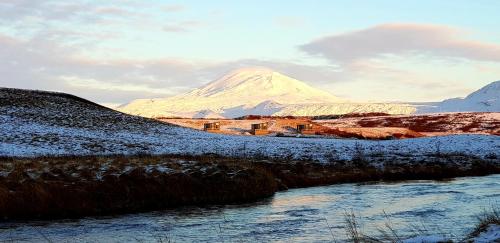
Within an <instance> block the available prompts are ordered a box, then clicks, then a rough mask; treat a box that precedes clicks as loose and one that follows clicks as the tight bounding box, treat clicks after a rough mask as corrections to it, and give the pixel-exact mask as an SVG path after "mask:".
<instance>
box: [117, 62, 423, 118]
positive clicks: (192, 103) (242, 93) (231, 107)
mask: <svg viewBox="0 0 500 243" xmlns="http://www.w3.org/2000/svg"><path fill="white" fill-rule="evenodd" d="M118 110H120V111H123V112H125V113H129V114H133V115H140V116H145V117H169V116H170V117H172V116H176V117H187V118H189V117H195V118H217V117H226V118H234V117H239V116H244V115H250V114H251V115H325V114H343V113H351V112H385V113H389V114H408V113H412V112H414V111H415V108H414V107H413V106H410V105H405V104H389V103H386V104H365V103H351V102H349V101H346V100H343V99H340V98H338V97H335V96H334V95H332V94H329V93H327V92H325V91H323V90H319V89H316V88H313V87H311V86H309V85H307V84H306V83H304V82H301V81H299V80H296V79H293V78H290V77H287V76H285V75H283V74H280V73H278V72H275V71H272V70H270V69H265V68H246V69H238V70H235V71H233V72H231V73H229V74H227V75H225V76H223V77H222V78H220V79H218V80H215V81H214V82H211V83H209V84H207V85H206V86H204V87H202V88H199V89H195V90H193V91H191V92H189V93H186V94H181V95H177V96H174V97H171V98H164V99H161V98H160V99H141V100H135V101H132V102H131V103H129V104H126V105H123V106H121V107H119V108H118Z"/></svg>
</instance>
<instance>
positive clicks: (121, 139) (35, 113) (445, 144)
mask: <svg viewBox="0 0 500 243" xmlns="http://www.w3.org/2000/svg"><path fill="white" fill-rule="evenodd" d="M360 146H361V147H363V149H364V150H365V151H366V153H367V156H369V153H370V151H377V153H383V154H385V155H386V156H388V157H391V158H392V159H393V160H395V161H396V160H397V159H394V158H396V157H397V156H403V155H404V156H411V157H412V158H419V157H421V158H426V156H428V154H430V153H433V152H435V151H436V147H439V148H440V151H441V152H442V153H451V152H460V153H466V154H474V155H476V156H486V155H489V154H498V151H500V137H498V136H487V135H458V136H445V137H434V138H418V139H406V140H388V141H363V140H354V139H321V138H279V137H257V136H231V135H222V134H211V133H205V132H202V131H197V130H193V129H189V128H183V127H177V126H173V125H168V124H166V123H163V122H160V121H157V120H152V119H147V118H143V117H137V116H130V115H127V114H123V113H120V112H116V111H113V110H111V109H108V108H105V107H103V106H99V105H97V104H94V103H92V102H90V101H87V100H84V99H81V98H78V97H75V96H72V95H68V94H62V93H53V92H42V91H28V90H18V89H7V88H0V156H21V157H27V156H43V155H100V154H136V153H148V154H190V155H200V154H205V153H214V154H219V155H223V156H252V155H253V154H256V155H257V154H258V155H259V156H262V155H265V156H268V157H270V158H284V157H287V158H288V157H289V158H292V159H308V160H313V161H320V162H327V161H328V160H329V159H330V158H331V157H332V155H335V156H337V157H338V159H346V160H348V159H351V158H352V157H353V156H355V155H356V154H357V153H359V152H356V151H359V147H360ZM391 161H392V160H391ZM415 161H418V159H417V160H415Z"/></svg>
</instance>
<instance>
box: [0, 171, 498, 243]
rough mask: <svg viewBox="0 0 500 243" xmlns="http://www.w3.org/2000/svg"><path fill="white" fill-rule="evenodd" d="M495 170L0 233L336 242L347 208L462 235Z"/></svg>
mask: <svg viewBox="0 0 500 243" xmlns="http://www.w3.org/2000/svg"><path fill="white" fill-rule="evenodd" d="M499 202H500V175H492V176H486V177H468V178H458V179H454V180H451V181H444V182H443V181H441V182H437V181H407V182H398V183H373V184H342V185H332V186H322V187H313V188H304V189H293V190H288V191H284V192H279V193H277V194H276V195H275V196H274V197H272V198H269V199H265V200H262V201H260V202H256V203H251V204H246V205H238V206H224V207H222V206H221V207H209V208H198V207H187V208H182V209H176V210H165V211H158V212H152V213H141V214H130V215H122V216H114V217H99V218H85V219H81V220H59V221H30V222H2V223H0V239H1V240H4V241H9V242H10V241H15V242H17V241H21V242H23V241H26V242H31V241H35V242H44V241H45V242H49V241H50V242H75V241H82V242H130V241H132V242H133V241H137V242H200V241H209V242H249V241H253V242H269V241H273V242H331V241H334V239H335V240H336V241H337V242H339V241H343V240H345V238H346V233H345V232H346V231H345V227H344V226H345V214H346V212H347V213H350V212H353V213H354V214H355V215H356V217H357V219H358V223H359V224H360V225H361V229H362V230H363V232H364V233H366V234H369V235H374V236H375V235H377V234H379V231H378V229H380V228H384V225H385V224H386V223H389V224H391V225H392V227H393V228H394V229H395V230H396V231H397V232H398V234H399V235H401V237H403V236H409V235H411V234H413V232H414V231H415V230H416V229H418V231H422V230H426V231H427V233H428V234H441V235H442V234H444V235H446V236H449V237H452V238H455V239H460V238H461V237H463V236H464V235H465V234H466V233H467V232H468V231H470V230H471V229H472V228H473V227H474V223H475V221H476V218H475V217H476V216H477V215H478V214H480V213H482V212H483V211H484V210H488V209H491V208H492V206H497V207H498V205H500V204H499Z"/></svg>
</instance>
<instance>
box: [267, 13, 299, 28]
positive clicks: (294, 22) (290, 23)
mask: <svg viewBox="0 0 500 243" xmlns="http://www.w3.org/2000/svg"><path fill="white" fill-rule="evenodd" d="M274 23H275V24H276V25H278V26H280V27H286V28H296V27H301V26H303V25H304V24H305V20H304V19H303V18H301V17H294V16H280V17H276V18H275V19H274Z"/></svg>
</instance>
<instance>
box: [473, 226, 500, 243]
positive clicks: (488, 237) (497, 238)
mask: <svg viewBox="0 0 500 243" xmlns="http://www.w3.org/2000/svg"><path fill="white" fill-rule="evenodd" d="M471 240H472V241H473V242H475V243H489V242H500V225H496V224H495V225H489V226H488V228H487V229H486V231H484V232H481V234H479V235H478V236H476V237H474V238H473V239H471Z"/></svg>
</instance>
